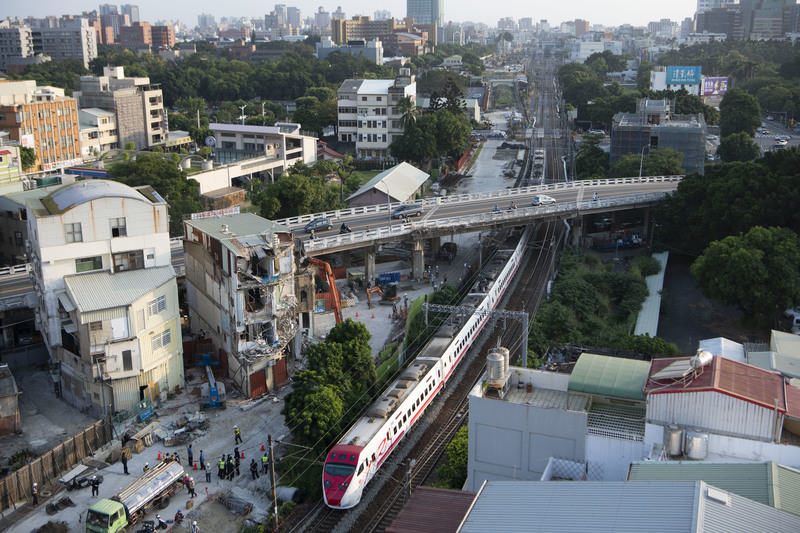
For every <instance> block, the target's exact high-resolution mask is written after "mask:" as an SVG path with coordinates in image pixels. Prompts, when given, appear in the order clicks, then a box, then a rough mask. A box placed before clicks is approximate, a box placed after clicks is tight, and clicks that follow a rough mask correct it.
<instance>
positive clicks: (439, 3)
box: [406, 0, 444, 27]
mask: <svg viewBox="0 0 800 533" xmlns="http://www.w3.org/2000/svg"><path fill="white" fill-rule="evenodd" d="M406 16H407V17H412V18H413V19H414V22H416V23H419V24H436V25H437V26H438V27H442V25H443V24H444V0H406Z"/></svg>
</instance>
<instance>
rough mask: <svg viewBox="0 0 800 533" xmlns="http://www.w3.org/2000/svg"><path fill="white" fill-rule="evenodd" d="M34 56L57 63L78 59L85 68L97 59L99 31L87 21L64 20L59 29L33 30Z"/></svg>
mask: <svg viewBox="0 0 800 533" xmlns="http://www.w3.org/2000/svg"><path fill="white" fill-rule="evenodd" d="M31 36H32V38H33V51H34V54H42V55H47V56H50V57H51V58H52V59H53V60H55V61H62V60H64V59H77V60H78V61H80V62H81V63H83V66H84V67H85V68H89V61H91V60H92V59H94V58H95V57H97V31H96V30H95V28H94V26H92V25H90V24H89V21H88V20H86V19H82V18H80V19H63V20H61V21H60V26H59V27H57V28H36V29H34V30H31Z"/></svg>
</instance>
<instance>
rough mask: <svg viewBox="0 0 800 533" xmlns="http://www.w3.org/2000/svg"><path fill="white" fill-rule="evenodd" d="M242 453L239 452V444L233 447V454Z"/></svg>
mask: <svg viewBox="0 0 800 533" xmlns="http://www.w3.org/2000/svg"><path fill="white" fill-rule="evenodd" d="M240 455H241V454H240V453H239V447H238V446H237V447H236V448H234V449H233V456H234V457H239V456H240Z"/></svg>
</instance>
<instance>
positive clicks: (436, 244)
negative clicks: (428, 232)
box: [431, 237, 442, 258]
mask: <svg viewBox="0 0 800 533" xmlns="http://www.w3.org/2000/svg"><path fill="white" fill-rule="evenodd" d="M441 247H442V238H441V237H431V255H432V256H433V257H434V258H436V254H438V253H439V248H441Z"/></svg>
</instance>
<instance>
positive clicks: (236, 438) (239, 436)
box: [233, 426, 242, 444]
mask: <svg viewBox="0 0 800 533" xmlns="http://www.w3.org/2000/svg"><path fill="white" fill-rule="evenodd" d="M233 436H234V441H235V442H234V444H240V443H241V442H242V434H241V433H240V432H239V426H233Z"/></svg>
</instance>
